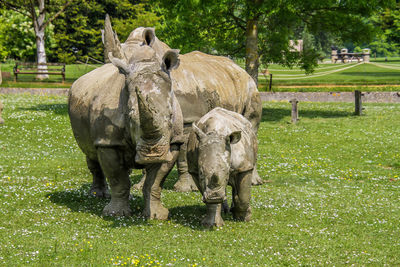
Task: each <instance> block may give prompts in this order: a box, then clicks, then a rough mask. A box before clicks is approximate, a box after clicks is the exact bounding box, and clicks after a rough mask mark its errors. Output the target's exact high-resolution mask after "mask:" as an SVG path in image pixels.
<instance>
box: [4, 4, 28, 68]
mask: <svg viewBox="0 0 400 267" xmlns="http://www.w3.org/2000/svg"><path fill="white" fill-rule="evenodd" d="M35 50H36V43H35V33H34V31H33V27H32V21H31V20H29V18H28V17H26V16H24V15H22V14H20V13H17V12H15V11H12V10H1V9H0V61H5V60H6V59H7V58H13V59H24V60H27V61H34V60H35V53H36V51H35Z"/></svg>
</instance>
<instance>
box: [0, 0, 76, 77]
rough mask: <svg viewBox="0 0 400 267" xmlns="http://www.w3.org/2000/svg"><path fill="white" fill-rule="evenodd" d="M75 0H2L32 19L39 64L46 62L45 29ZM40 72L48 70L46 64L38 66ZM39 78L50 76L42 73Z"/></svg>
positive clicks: (1, 1) (6, 4)
mask: <svg viewBox="0 0 400 267" xmlns="http://www.w3.org/2000/svg"><path fill="white" fill-rule="evenodd" d="M72 1H73V0H64V1H62V0H53V1H50V0H46V1H45V0H36V1H35V0H30V1H24V0H13V1H10V0H0V3H1V4H2V5H4V6H5V7H7V8H9V9H11V10H14V11H16V12H19V13H21V14H23V15H24V16H27V17H29V18H30V19H31V20H32V25H33V29H34V32H35V37H36V60H37V63H38V64H46V63H47V59H46V49H45V31H46V28H47V27H48V26H49V25H50V23H51V22H52V21H53V20H55V19H56V18H57V17H58V16H60V15H61V14H62V13H63V12H64V10H65V8H66V7H67V6H69V5H70V4H71V3H72ZM38 70H39V72H41V71H46V70H47V66H46V65H39V66H38ZM37 78H39V79H45V78H48V75H44V74H40V75H38V76H37Z"/></svg>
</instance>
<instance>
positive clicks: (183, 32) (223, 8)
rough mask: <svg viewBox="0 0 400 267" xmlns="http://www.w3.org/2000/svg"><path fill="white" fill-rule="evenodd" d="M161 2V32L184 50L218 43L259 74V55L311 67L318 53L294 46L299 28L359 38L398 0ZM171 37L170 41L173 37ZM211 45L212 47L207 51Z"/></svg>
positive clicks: (368, 33)
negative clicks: (370, 20)
mask: <svg viewBox="0 0 400 267" xmlns="http://www.w3.org/2000/svg"><path fill="white" fill-rule="evenodd" d="M154 1H155V2H156V3H157V4H159V5H160V7H161V8H162V13H163V14H164V16H165V20H166V22H165V23H163V24H164V25H165V26H164V28H162V29H161V30H162V35H163V36H164V37H166V38H167V40H168V41H169V44H170V45H171V46H173V47H176V48H181V49H182V50H183V51H184V52H185V51H188V50H191V49H200V50H203V51H206V52H210V50H211V51H212V49H213V48H214V49H216V50H217V52H218V53H219V54H225V55H232V56H240V57H241V56H245V58H246V71H247V72H248V73H249V74H250V75H251V76H252V77H253V78H254V80H255V81H257V79H258V68H259V65H260V60H261V62H262V63H264V64H268V63H270V62H275V63H280V64H284V65H288V66H292V65H294V64H298V65H300V66H301V67H303V68H305V69H306V70H307V71H312V69H313V68H314V67H315V66H316V64H317V62H316V60H315V59H316V55H315V53H313V51H308V52H307V53H302V52H295V51H293V49H292V48H291V47H290V45H289V44H290V40H296V39H299V38H298V37H300V36H299V34H301V31H299V29H301V28H304V27H307V31H308V32H309V33H310V34H312V35H319V34H321V33H327V34H332V35H334V36H338V37H341V39H343V40H352V41H355V42H357V41H358V42H361V41H367V40H370V39H371V38H372V37H373V36H374V34H375V32H376V30H375V29H374V27H373V25H372V24H371V23H368V20H367V19H366V18H368V17H369V16H370V15H371V14H373V13H374V12H376V11H379V10H382V9H383V8H386V7H390V6H392V5H393V4H394V2H395V1H394V0H360V1H337V0H325V1H320V0H281V1H276V0H221V1H213V0H185V1H178V2H177V3H176V2H175V1H174V0H154ZM168 41H167V42H168ZM207 50H208V51H207Z"/></svg>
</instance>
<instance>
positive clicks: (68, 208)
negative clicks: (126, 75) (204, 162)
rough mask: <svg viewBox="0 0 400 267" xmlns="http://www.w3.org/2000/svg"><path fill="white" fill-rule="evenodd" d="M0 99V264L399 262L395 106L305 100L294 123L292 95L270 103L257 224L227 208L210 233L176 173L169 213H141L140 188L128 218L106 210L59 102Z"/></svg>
mask: <svg viewBox="0 0 400 267" xmlns="http://www.w3.org/2000/svg"><path fill="white" fill-rule="evenodd" d="M0 99H1V100H2V101H3V103H4V105H5V110H4V114H3V116H4V118H5V120H6V124H5V125H0V151H1V153H0V163H1V164H0V203H2V204H1V205H0V214H1V216H0V240H1V242H0V265H5V266H10V265H13V266H17V265H26V264H35V265H41V266H43V265H53V264H55V265H61V266H67V265H68V266H81V265H88V266H92V265H93V266H99V265H112V264H124V263H125V262H126V263H129V262H130V263H132V265H135V263H137V264H139V265H142V264H143V265H144V264H146V263H148V264H150V265H158V263H160V265H163V266H165V265H167V264H168V263H170V264H171V265H175V266H188V265H190V266H192V265H195V264H198V265H201V266H227V265H233V266H239V265H240V264H248V265H251V266H255V265H266V266H273V265H286V264H290V265H292V264H304V265H327V264H332V263H333V264H335V265H350V264H356V265H364V264H368V263H372V264H374V265H383V264H389V265H399V264H400V254H399V247H400V242H399V240H400V229H399V228H400V226H399V219H400V205H399V202H400V201H399V200H400V190H399V186H400V180H399V178H398V175H399V168H400V155H399V151H398V144H399V142H400V123H399V120H398V117H399V116H400V106H399V105H395V104H392V105H389V104H365V105H364V106H365V114H366V115H365V116H362V117H354V116H352V111H353V105H351V104H340V103H325V104H320V103H301V104H300V106H299V109H300V117H301V121H300V122H299V123H298V124H297V125H291V124H290V123H289V121H290V117H289V115H290V106H289V104H288V103H265V104H264V110H263V111H264V114H263V121H262V123H261V127H260V131H259V143H260V145H259V162H258V165H259V172H260V174H261V176H262V177H264V179H266V180H268V183H267V184H265V185H262V186H258V187H253V191H252V196H253V197H252V207H253V220H252V221H251V222H249V223H241V222H234V221H232V219H231V216H229V215H227V216H225V223H226V225H225V226H224V227H222V228H219V229H214V230H213V231H208V230H205V229H203V228H202V227H201V226H200V224H199V221H200V217H201V216H202V214H204V212H205V208H204V204H203V203H202V202H201V197H200V195H199V194H198V193H196V192H194V193H177V192H173V191H172V190H171V189H172V185H173V183H174V181H175V180H176V172H175V171H174V172H173V173H172V175H171V176H170V177H169V178H168V180H167V183H166V185H165V187H166V189H165V190H164V191H163V201H164V203H165V205H166V206H167V207H168V208H169V209H170V213H171V220H170V221H166V222H159V221H149V222H146V221H144V220H143V219H142V218H141V217H140V209H141V208H142V207H143V200H142V196H141V193H140V192H136V191H133V196H134V198H133V199H132V201H131V205H132V208H133V209H134V210H135V214H134V216H133V217H132V218H128V219H112V218H102V217H101V216H100V214H101V211H102V209H103V207H104V206H105V204H106V203H107V200H99V199H96V198H93V197H90V196H88V195H87V192H88V189H89V181H90V174H89V171H88V170H87V168H86V166H85V160H84V156H83V154H82V153H81V152H80V150H79V149H78V147H77V145H76V143H75V140H74V138H73V136H72V133H71V129H70V125H69V121H68V115H67V109H66V104H65V103H66V99H65V98H63V97H39V96H22V95H1V96H0ZM139 173H140V172H139V171H135V173H134V174H133V175H132V180H133V181H134V182H135V181H138V179H139V178H140V175H139ZM128 258H129V259H128ZM132 260H134V261H133V262H132Z"/></svg>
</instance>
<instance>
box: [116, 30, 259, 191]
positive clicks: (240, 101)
mask: <svg viewBox="0 0 400 267" xmlns="http://www.w3.org/2000/svg"><path fill="white" fill-rule="evenodd" d="M141 31H143V28H138V29H136V30H134V31H133V32H132V33H131V36H130V37H129V38H128V40H127V41H126V42H125V44H124V46H123V47H125V48H124V49H127V47H130V46H131V45H132V44H133V43H134V41H133V38H132V36H138V35H139V34H138V33H139V32H141ZM135 40H139V38H136V39H135ZM154 45H157V47H158V48H159V51H163V50H165V49H169V48H168V46H167V45H166V44H164V43H163V42H161V41H160V40H158V39H157V38H156V37H155V38H154ZM130 50H132V48H131V49H130ZM160 53H161V52H160ZM179 58H180V65H179V67H178V68H176V69H174V70H173V71H172V72H171V78H172V88H173V90H174V92H175V95H176V97H177V99H178V101H179V104H180V106H181V109H182V114H183V120H184V133H185V136H186V140H187V138H188V136H189V132H190V130H191V126H192V123H193V122H196V121H198V120H199V119H200V118H201V117H202V116H203V115H204V114H206V113H207V112H209V111H210V110H212V109H213V108H215V107H223V108H225V109H228V110H231V111H235V112H237V113H240V114H242V115H243V116H244V117H246V118H247V119H248V120H249V121H250V122H251V124H252V129H253V131H254V132H255V133H257V131H258V126H259V123H260V121H261V114H262V104H261V99H260V95H259V92H258V90H257V86H256V84H255V83H254V81H253V79H252V78H251V77H250V76H249V75H248V74H247V73H246V71H244V70H243V69H242V68H240V67H239V66H238V65H236V64H235V63H234V62H233V61H232V60H230V59H229V58H226V57H220V56H212V55H207V54H204V53H201V52H198V51H194V52H191V53H188V54H185V55H181V56H180V57H179ZM186 146H187V145H186V142H185V143H184V144H183V145H182V146H181V148H180V149H181V152H180V154H179V158H178V162H177V165H178V174H179V180H178V182H177V183H176V184H175V186H174V188H175V189H176V190H177V191H182V192H186V191H192V190H196V189H197V187H196V185H195V184H194V183H193V179H192V177H191V176H190V175H189V173H188V169H187V162H186ZM144 179H145V178H143V179H142V181H141V183H143V181H144ZM141 183H139V184H138V185H135V187H136V188H137V189H139V188H140V187H141ZM253 184H262V179H261V178H260V177H259V175H258V173H257V170H256V169H254V175H253Z"/></svg>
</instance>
